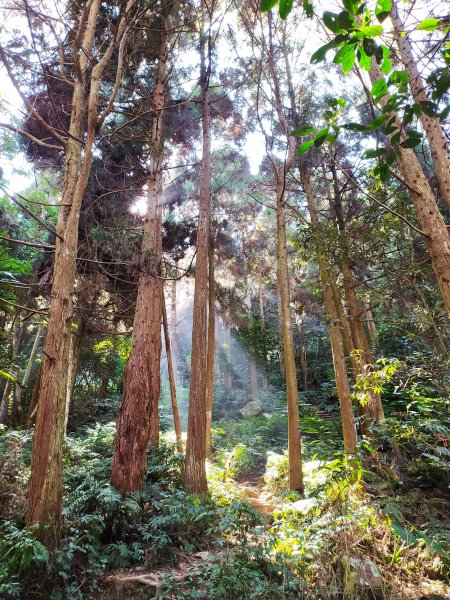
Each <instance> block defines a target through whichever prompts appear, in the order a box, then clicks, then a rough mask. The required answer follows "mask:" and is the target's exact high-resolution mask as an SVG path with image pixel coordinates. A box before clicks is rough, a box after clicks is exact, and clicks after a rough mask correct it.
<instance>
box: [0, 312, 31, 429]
mask: <svg viewBox="0 0 450 600" xmlns="http://www.w3.org/2000/svg"><path fill="white" fill-rule="evenodd" d="M24 330H25V326H24V325H23V324H22V325H21V324H20V313H19V312H17V313H16V315H15V318H14V322H13V325H12V331H11V333H12V349H11V350H12V351H11V364H12V365H13V370H14V377H15V379H17V378H18V376H19V373H18V366H17V363H18V360H19V353H20V347H21V343H22V338H23V334H24ZM17 387H20V386H19V385H18V384H16V383H14V382H13V381H10V380H8V381H7V382H6V384H5V387H4V390H3V397H2V402H1V405H0V423H1V424H3V425H6V424H7V423H9V424H11V423H13V422H14V403H15V398H14V396H15V391H16V390H15V388H17ZM10 409H11V410H10Z"/></svg>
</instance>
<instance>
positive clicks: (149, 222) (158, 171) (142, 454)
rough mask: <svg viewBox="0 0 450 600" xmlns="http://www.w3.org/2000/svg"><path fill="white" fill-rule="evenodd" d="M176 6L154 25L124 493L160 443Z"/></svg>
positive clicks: (115, 475)
mask: <svg viewBox="0 0 450 600" xmlns="http://www.w3.org/2000/svg"><path fill="white" fill-rule="evenodd" d="M172 7H173V3H168V4H167V5H166V6H164V7H163V8H162V9H161V14H160V15H159V18H158V19H157V20H156V22H157V24H158V31H159V36H160V39H159V49H158V55H157V68H156V77H155V87H154V90H153V93H152V106H151V109H152V111H153V118H152V126H151V132H150V135H149V144H150V168H149V171H150V174H149V178H148V182H147V188H148V192H147V212H146V216H145V221H144V232H143V237H142V249H141V273H140V277H139V284H138V292H137V300H136V309H135V314H134V323H133V336H132V340H131V352H130V356H129V358H128V362H127V364H126V367H125V373H124V393H123V398H122V403H121V405H120V408H119V412H118V415H117V430H116V437H115V440H114V454H113V461H112V470H111V483H112V485H113V486H114V487H115V488H116V489H117V490H118V491H120V492H122V493H123V492H130V491H134V490H140V489H141V488H142V483H143V480H144V474H145V470H146V467H147V446H148V443H149V442H150V443H151V444H156V443H157V442H158V438H159V424H158V400H159V392H160V360H161V322H162V318H163V307H162V301H163V287H162V279H161V277H160V274H161V259H162V212H163V211H162V208H163V184H162V169H163V146H164V138H163V130H162V129H163V112H164V106H165V93H166V86H167V79H168V74H167V61H168V56H167V54H168V50H169V40H170V21H169V17H170V12H171V8H172Z"/></svg>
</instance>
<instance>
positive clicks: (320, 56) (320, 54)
mask: <svg viewBox="0 0 450 600" xmlns="http://www.w3.org/2000/svg"><path fill="white" fill-rule="evenodd" d="M343 37H344V36H339V35H338V36H336V38H335V39H334V40H333V41H331V42H328V44H325V45H324V46H321V47H320V48H319V49H318V50H316V51H315V52H314V54H313V55H312V56H311V60H310V62H311V63H312V64H317V63H320V62H322V61H323V60H324V59H325V56H326V54H327V52H328V50H332V49H333V48H336V47H337V46H339V45H340V44H341V41H342V39H343Z"/></svg>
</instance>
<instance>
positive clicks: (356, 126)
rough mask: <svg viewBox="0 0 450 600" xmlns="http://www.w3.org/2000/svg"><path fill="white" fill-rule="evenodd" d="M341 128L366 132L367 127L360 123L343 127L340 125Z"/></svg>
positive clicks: (347, 124)
mask: <svg viewBox="0 0 450 600" xmlns="http://www.w3.org/2000/svg"><path fill="white" fill-rule="evenodd" d="M342 127H343V128H344V129H348V130H350V131H362V132H366V131H367V127H366V126H365V125H362V124H361V123H346V124H345V125H342Z"/></svg>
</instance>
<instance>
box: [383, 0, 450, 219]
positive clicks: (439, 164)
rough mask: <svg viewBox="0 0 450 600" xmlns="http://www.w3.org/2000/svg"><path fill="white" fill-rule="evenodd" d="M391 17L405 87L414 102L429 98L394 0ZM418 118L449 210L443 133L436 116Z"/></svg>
mask: <svg viewBox="0 0 450 600" xmlns="http://www.w3.org/2000/svg"><path fill="white" fill-rule="evenodd" d="M391 21H392V25H393V26H394V32H395V39H396V42H397V46H398V48H399V50H400V60H401V62H402V63H403V66H404V68H405V71H406V72H407V73H408V75H409V87H410V89H411V93H412V96H413V98H414V102H417V103H419V102H426V101H428V100H429V98H428V96H427V93H426V87H425V83H424V81H423V79H422V77H421V76H420V74H419V70H418V68H417V64H416V61H415V59H414V54H413V51H412V48H411V42H410V41H409V38H408V33H407V32H406V30H405V26H404V24H403V22H402V20H401V17H400V14H399V12H398V6H397V3H396V2H395V0H393V2H392V10H391ZM419 119H420V123H421V125H422V128H423V131H424V132H425V135H426V137H427V140H428V145H429V147H430V151H431V157H432V160H433V164H434V168H435V171H436V177H437V180H438V182H439V188H440V191H441V194H442V197H443V199H444V201H445V204H446V206H447V209H448V211H449V212H450V153H449V151H448V145H447V139H446V137H445V133H444V131H443V129H442V126H441V124H440V122H439V119H438V118H437V117H432V116H429V115H426V114H425V113H423V112H422V113H421V115H420V117H419Z"/></svg>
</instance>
